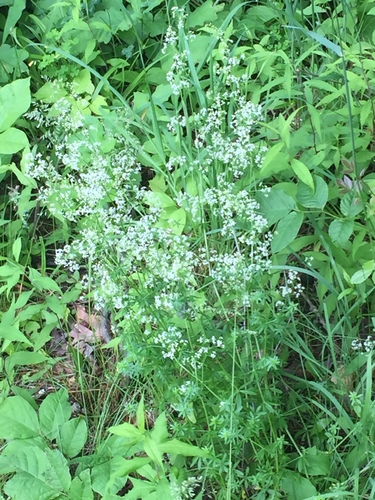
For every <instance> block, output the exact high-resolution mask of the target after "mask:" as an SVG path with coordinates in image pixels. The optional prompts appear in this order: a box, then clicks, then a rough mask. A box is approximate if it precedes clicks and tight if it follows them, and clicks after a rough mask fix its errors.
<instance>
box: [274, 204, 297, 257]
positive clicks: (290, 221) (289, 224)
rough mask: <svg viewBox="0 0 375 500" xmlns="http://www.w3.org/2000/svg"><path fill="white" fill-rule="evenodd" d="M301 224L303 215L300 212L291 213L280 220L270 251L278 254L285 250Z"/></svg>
mask: <svg viewBox="0 0 375 500" xmlns="http://www.w3.org/2000/svg"><path fill="white" fill-rule="evenodd" d="M302 222H303V214H302V213H300V212H291V213H290V214H288V215H287V216H286V217H284V218H283V219H281V220H280V222H279V223H278V224H277V227H276V231H275V233H274V236H273V238H272V241H271V250H272V252H273V253H277V252H280V251H281V250H283V249H284V248H286V247H287V246H288V245H289V244H290V243H292V241H293V240H294V239H295V238H296V236H297V234H298V231H299V230H300V227H301V225H302Z"/></svg>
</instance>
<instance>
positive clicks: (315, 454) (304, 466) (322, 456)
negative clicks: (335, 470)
mask: <svg viewBox="0 0 375 500" xmlns="http://www.w3.org/2000/svg"><path fill="white" fill-rule="evenodd" d="M298 470H299V472H302V473H304V474H306V475H309V476H328V475H329V473H330V471H331V459H330V456H329V454H328V453H324V452H323V451H320V450H317V449H316V446H312V447H311V448H307V449H305V450H303V456H302V457H301V458H300V459H299V461H298Z"/></svg>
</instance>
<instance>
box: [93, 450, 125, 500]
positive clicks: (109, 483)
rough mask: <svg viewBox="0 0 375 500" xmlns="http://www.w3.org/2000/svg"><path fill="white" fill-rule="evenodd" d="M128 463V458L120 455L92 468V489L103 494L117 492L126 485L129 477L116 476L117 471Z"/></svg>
mask: <svg viewBox="0 0 375 500" xmlns="http://www.w3.org/2000/svg"><path fill="white" fill-rule="evenodd" d="M124 465H126V460H125V459H124V458H123V457H120V456H118V455H116V456H114V457H113V458H111V459H110V460H107V461H106V462H104V463H101V464H100V465H96V466H94V467H93V468H92V472H91V483H92V489H93V490H94V491H96V492H97V493H100V494H101V495H102V496H104V494H106V493H113V494H115V493H117V492H118V490H119V489H120V488H122V487H123V486H124V484H125V483H126V481H127V477H116V478H115V477H114V475H115V474H116V472H117V471H118V470H119V469H120V468H121V467H124Z"/></svg>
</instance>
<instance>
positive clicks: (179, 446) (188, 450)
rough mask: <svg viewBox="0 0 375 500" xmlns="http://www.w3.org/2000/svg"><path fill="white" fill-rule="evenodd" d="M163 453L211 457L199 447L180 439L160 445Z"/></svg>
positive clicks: (159, 447)
mask: <svg viewBox="0 0 375 500" xmlns="http://www.w3.org/2000/svg"><path fill="white" fill-rule="evenodd" d="M158 449H159V451H161V452H162V453H171V454H173V455H183V456H184V457H209V456H210V454H209V453H208V451H205V450H202V449H201V448H199V447H198V446H194V445H192V444H188V443H184V442H182V441H179V440H178V439H171V440H170V441H167V442H166V443H162V444H159V445H158Z"/></svg>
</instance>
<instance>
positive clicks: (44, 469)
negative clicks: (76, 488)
mask: <svg viewBox="0 0 375 500" xmlns="http://www.w3.org/2000/svg"><path fill="white" fill-rule="evenodd" d="M11 460H12V462H13V464H14V465H15V466H16V468H17V474H16V475H15V476H14V477H13V478H12V479H11V480H10V481H8V482H7V484H6V487H5V488H4V491H5V492H6V493H7V494H8V495H10V496H11V498H17V499H20V500H26V499H28V500H34V499H35V500H40V499H45V500H49V499H52V498H56V497H57V496H59V494H61V493H63V492H64V491H67V490H68V489H69V487H70V481H71V479H70V473H69V467H68V464H67V462H66V460H65V458H64V457H63V455H62V454H61V453H60V452H59V450H50V449H49V448H47V449H45V450H44V451H43V450H41V449H40V448H39V447H28V448H26V449H25V450H21V451H20V452H19V453H17V455H14V456H12V457H11Z"/></svg>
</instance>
